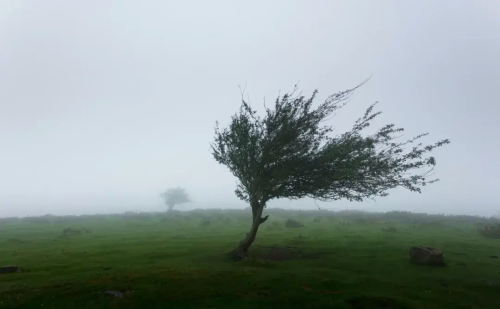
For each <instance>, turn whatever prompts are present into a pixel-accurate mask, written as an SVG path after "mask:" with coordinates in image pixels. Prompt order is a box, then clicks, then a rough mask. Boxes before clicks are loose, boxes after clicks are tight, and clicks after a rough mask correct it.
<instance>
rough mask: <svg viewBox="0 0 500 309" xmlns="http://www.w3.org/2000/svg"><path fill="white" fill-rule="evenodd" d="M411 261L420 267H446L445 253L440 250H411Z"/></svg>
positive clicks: (412, 248)
mask: <svg viewBox="0 0 500 309" xmlns="http://www.w3.org/2000/svg"><path fill="white" fill-rule="evenodd" d="M410 261H411V262H412V263H415V264H420V265H432V266H444V265H445V263H444V258H443V252H441V251H440V250H437V249H434V248H431V247H423V246H415V247H411V248H410Z"/></svg>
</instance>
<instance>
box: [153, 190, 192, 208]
mask: <svg viewBox="0 0 500 309" xmlns="http://www.w3.org/2000/svg"><path fill="white" fill-rule="evenodd" d="M160 197H161V198H162V199H163V200H164V201H165V204H166V205H167V206H168V210H169V211H170V210H172V209H173V208H174V206H175V205H179V204H184V203H189V202H191V199H190V198H189V195H188V194H187V193H186V190H185V189H184V188H181V187H177V188H170V189H167V190H165V191H164V192H163V193H161V194H160Z"/></svg>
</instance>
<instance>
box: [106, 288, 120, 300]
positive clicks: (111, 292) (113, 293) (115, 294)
mask: <svg viewBox="0 0 500 309" xmlns="http://www.w3.org/2000/svg"><path fill="white" fill-rule="evenodd" d="M104 293H105V294H107V295H109V296H113V297H116V298H123V292H122V291H118V290H108V291H106V292H104Z"/></svg>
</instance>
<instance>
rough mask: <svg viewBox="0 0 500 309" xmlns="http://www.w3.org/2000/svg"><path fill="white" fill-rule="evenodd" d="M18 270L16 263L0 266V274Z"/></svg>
mask: <svg viewBox="0 0 500 309" xmlns="http://www.w3.org/2000/svg"><path fill="white" fill-rule="evenodd" d="M18 270H19V267H18V266H17V265H6V266H3V267H0V274H6V273H15V272H16V271H18Z"/></svg>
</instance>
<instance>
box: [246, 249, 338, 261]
mask: <svg viewBox="0 0 500 309" xmlns="http://www.w3.org/2000/svg"><path fill="white" fill-rule="evenodd" d="M326 254H328V253H327V252H312V253H306V252H304V251H302V250H301V249H299V248H298V247H294V246H283V247H279V246H256V247H255V249H254V250H253V251H252V252H250V257H253V258H257V259H263V260H268V261H275V262H280V261H290V260H298V259H312V258H318V257H320V256H323V255H326Z"/></svg>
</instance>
